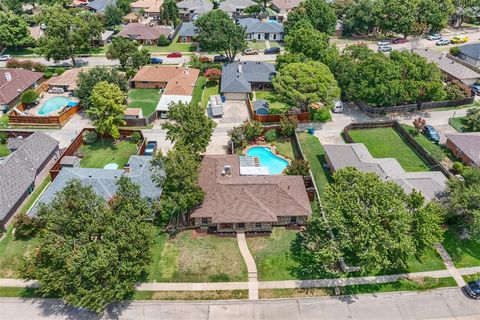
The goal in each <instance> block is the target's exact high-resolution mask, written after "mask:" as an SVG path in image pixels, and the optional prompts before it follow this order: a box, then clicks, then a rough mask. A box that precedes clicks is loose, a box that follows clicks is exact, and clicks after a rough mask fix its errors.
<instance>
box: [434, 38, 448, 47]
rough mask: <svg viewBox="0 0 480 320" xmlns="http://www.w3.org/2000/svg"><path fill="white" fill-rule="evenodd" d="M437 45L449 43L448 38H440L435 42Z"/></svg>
mask: <svg viewBox="0 0 480 320" xmlns="http://www.w3.org/2000/svg"><path fill="white" fill-rule="evenodd" d="M435 44H436V45H437V46H447V45H449V44H450V40H448V39H440V40H438V41H437V42H436V43H435Z"/></svg>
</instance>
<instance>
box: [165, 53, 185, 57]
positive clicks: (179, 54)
mask: <svg viewBox="0 0 480 320" xmlns="http://www.w3.org/2000/svg"><path fill="white" fill-rule="evenodd" d="M181 57H182V54H181V53H180V52H172V53H169V54H168V55H167V58H181Z"/></svg>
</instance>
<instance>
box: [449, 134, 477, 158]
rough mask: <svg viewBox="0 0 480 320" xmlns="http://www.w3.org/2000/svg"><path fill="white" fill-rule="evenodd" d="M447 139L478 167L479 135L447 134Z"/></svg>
mask: <svg viewBox="0 0 480 320" xmlns="http://www.w3.org/2000/svg"><path fill="white" fill-rule="evenodd" d="M446 136H447V139H448V140H450V141H451V142H452V143H453V144H455V146H456V147H457V148H458V149H460V151H462V153H463V154H465V155H466V156H467V157H468V158H469V159H470V160H472V161H473V162H474V163H475V164H476V165H480V133H479V132H472V133H458V134H447V135H446Z"/></svg>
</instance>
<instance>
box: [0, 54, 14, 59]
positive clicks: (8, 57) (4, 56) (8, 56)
mask: <svg viewBox="0 0 480 320" xmlns="http://www.w3.org/2000/svg"><path fill="white" fill-rule="evenodd" d="M10 59H12V56H11V55H9V54H6V55H3V56H0V61H8V60H10Z"/></svg>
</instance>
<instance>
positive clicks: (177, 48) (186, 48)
mask: <svg viewBox="0 0 480 320" xmlns="http://www.w3.org/2000/svg"><path fill="white" fill-rule="evenodd" d="M177 40H178V37H176V38H175V39H173V41H172V43H170V44H169V45H168V46H165V47H160V46H143V47H144V48H146V49H148V51H150V52H195V51H196V50H197V44H195V43H178V42H177Z"/></svg>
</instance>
